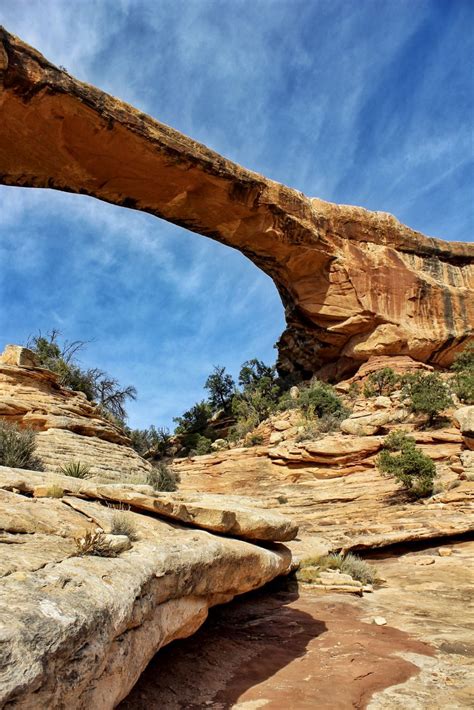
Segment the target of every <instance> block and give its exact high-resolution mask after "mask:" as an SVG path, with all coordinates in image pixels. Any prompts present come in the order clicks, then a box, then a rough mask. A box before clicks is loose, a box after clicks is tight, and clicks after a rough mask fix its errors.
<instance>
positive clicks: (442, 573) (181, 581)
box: [0, 348, 474, 710]
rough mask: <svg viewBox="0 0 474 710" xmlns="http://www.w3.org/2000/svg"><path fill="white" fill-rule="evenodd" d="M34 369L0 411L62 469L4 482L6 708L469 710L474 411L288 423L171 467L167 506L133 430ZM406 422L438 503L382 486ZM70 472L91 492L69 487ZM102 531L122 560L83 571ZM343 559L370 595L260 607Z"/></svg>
mask: <svg viewBox="0 0 474 710" xmlns="http://www.w3.org/2000/svg"><path fill="white" fill-rule="evenodd" d="M28 357H29V356H28V352H26V351H25V350H24V349H21V348H13V349H10V350H8V351H5V353H4V355H3V356H2V358H1V361H0V416H2V418H4V419H7V420H10V421H16V422H18V423H20V424H23V425H25V424H32V425H33V426H34V427H35V428H36V430H37V432H38V435H37V437H38V440H39V444H40V445H39V448H38V453H39V455H40V458H42V459H43V465H44V467H45V468H46V469H47V470H46V471H45V472H38V471H24V470H20V469H7V468H1V467H0V592H1V594H0V680H1V682H0V708H3V707H18V708H33V707H34V708H37V707H40V708H42V707H48V708H54V709H56V708H57V709H58V710H62V709H63V708H65V707H66V706H67V707H74V708H89V707H92V706H93V707H97V708H100V709H102V708H112V707H114V706H116V705H117V704H118V703H121V707H122V708H124V709H125V708H137V709H138V710H140V709H141V708H143V709H144V708H155V707H156V708H160V709H161V708H164V709H165V710H174V709H175V708H176V709H180V708H183V709H186V708H190V709H191V710H197V709H198V708H202V707H211V708H215V709H216V710H224V709H227V708H242V709H244V710H251V709H253V708H259V707H264V706H268V707H270V708H271V707H273V708H275V709H278V710H279V709H280V708H282V707H286V706H287V707H291V708H293V707H294V708H295V709H297V710H300V708H301V709H304V708H310V707H311V708H314V707H318V708H322V709H323V710H324V709H325V708H327V709H328V710H329V709H331V710H339V708H340V709H341V710H345V709H346V708H359V707H360V708H361V707H371V708H377V709H385V708H387V709H391V708H395V709H398V708H399V709H400V710H402V708H403V710H405V708H408V709H409V710H410V709H412V708H413V710H425V708H430V710H431V708H443V709H444V708H453V709H455V708H464V707H472V703H473V701H474V698H473V686H472V681H471V680H470V674H471V673H472V669H473V668H472V666H473V647H472V641H471V640H470V636H471V635H472V630H473V626H474V618H473V601H474V600H473V599H472V591H473V588H474V584H473V583H474V579H473V578H472V569H473V568H474V565H473V559H472V558H473V552H474V542H472V537H469V536H470V535H471V536H472V533H473V531H474V515H473V513H474V480H473V479H474V451H473V450H472V447H473V441H474V439H473V435H472V430H473V417H472V411H473V408H469V407H467V408H464V409H463V410H457V411H455V410H456V407H455V406H453V408H452V411H451V410H450V411H449V412H447V415H448V418H447V419H446V421H445V422H443V423H442V425H441V426H439V427H438V428H431V429H427V428H426V427H424V426H422V425H421V426H420V424H422V423H420V422H419V421H418V420H417V419H416V417H414V415H412V414H410V412H409V411H407V409H406V407H405V405H404V403H403V401H402V399H401V396H400V393H399V392H394V393H392V395H391V396H390V397H378V398H377V397H376V398H371V399H369V400H368V399H366V398H364V397H358V398H357V397H356V398H355V399H354V400H353V401H352V402H351V409H352V414H351V415H350V416H348V418H347V419H346V420H344V421H343V422H342V424H341V430H340V431H336V432H330V433H318V432H311V429H308V428H307V426H306V424H305V423H304V422H302V421H301V414H299V413H298V411H297V410H291V411H287V412H283V413H279V414H278V415H276V416H274V417H272V418H271V419H270V420H268V421H267V422H265V423H264V424H262V425H261V426H260V427H259V432H258V433H259V435H260V437H261V441H262V444H261V445H258V446H255V447H251V448H245V447H239V446H236V447H233V448H230V449H226V450H219V451H216V452H215V453H213V454H209V455H206V456H199V457H194V458H187V459H181V460H176V461H175V462H174V464H173V465H174V467H175V469H176V470H177V471H178V472H179V474H180V476H181V484H180V489H179V491H178V492H177V493H156V492H154V491H153V490H152V489H151V488H150V487H149V486H144V485H138V484H137V483H136V481H137V479H138V480H142V479H143V478H144V477H145V472H146V470H147V469H148V468H149V467H150V464H149V463H148V462H146V461H144V460H143V459H141V458H140V457H139V456H138V454H135V453H134V452H132V450H131V449H130V448H129V447H128V445H127V443H128V442H127V441H126V439H125V438H124V437H123V435H122V434H120V431H119V430H116V427H115V426H114V425H113V424H111V423H110V422H107V421H106V420H104V419H102V418H101V417H100V413H98V412H97V410H96V409H95V408H94V406H93V405H91V404H90V403H88V402H87V401H86V400H85V399H84V398H82V397H81V396H79V395H77V394H75V393H71V392H68V391H67V390H64V389H62V388H60V387H59V386H58V384H57V381H56V380H55V377H54V375H52V373H48V372H47V371H45V370H42V369H41V368H37V367H36V366H35V364H34V362H32V361H30V360H29V359H28ZM385 364H387V363H385V362H384V365H385ZM379 365H380V363H379ZM396 365H397V367H398V368H401V369H402V370H403V368H404V367H414V368H419V367H422V368H426V366H424V365H420V364H416V363H415V364H413V361H409V359H407V358H397V362H396ZM373 366H374V363H373V362H372V363H370V362H369V363H367V364H366V365H364V366H363V368H362V369H364V368H365V371H366V374H367V371H370V368H371V367H373ZM362 374H363V373H362ZM357 377H358V376H356V378H355V380H356V381H357ZM359 378H360V376H359ZM361 381H362V383H363V376H362V378H361ZM350 384H351V382H350V381H349V382H346V383H341V384H340V385H339V386H338V387H339V389H340V391H341V392H342V393H344V392H347V390H348V388H349V386H350ZM398 427H402V428H404V429H406V430H407V431H408V432H410V433H411V435H412V436H414V438H415V439H416V442H417V445H418V446H419V447H420V448H421V449H422V450H423V451H424V452H425V453H426V454H428V455H429V456H430V457H431V458H432V459H433V460H434V461H435V463H436V468H437V479H436V491H435V494H434V495H433V496H431V497H429V498H426V499H423V500H420V501H414V500H411V499H409V498H408V497H407V496H406V494H405V493H404V492H403V491H402V490H401V488H400V487H399V485H398V484H396V483H395V482H394V481H393V480H391V479H389V478H386V477H384V476H382V475H381V474H380V473H379V472H378V470H377V467H376V457H377V455H378V453H379V451H380V450H381V447H382V443H383V440H384V437H385V435H386V434H387V432H389V431H390V430H391V429H394V428H398ZM121 436H122V439H120V437H121ZM71 437H72V439H71V441H72V442H73V444H72V448H67V447H66V446H63V443H64V442H66V440H69V438H71ZM48 442H49V443H48ZM51 442H54V444H52V443H51ZM104 447H105V448H104ZM71 459H76V460H80V461H84V462H86V463H91V462H92V463H93V467H92V469H91V472H90V477H88V478H87V479H86V480H81V479H75V478H72V477H69V476H63V475H61V474H59V473H58V472H57V468H58V466H59V465H60V464H61V463H66V462H68V461H71ZM130 462H132V464H133V465H132V468H130V467H129V463H130ZM48 469H56V472H54V471H53V470H48ZM132 481H135V483H132ZM230 492H231V495H229V493H230ZM117 508H119V509H121V513H122V514H124V513H125V514H126V516H128V518H129V519H131V520H132V522H133V528H134V531H135V532H134V534H133V535H132V538H133V540H132V539H131V538H130V537H127V536H125V538H124V536H123V535H121V534H117V531H115V533H114V524H113V520H114V516H115V515H116V514H117ZM119 512H120V511H119ZM297 525H298V526H299V532H298V533H297V530H296V526H297ZM97 530H99V531H101V533H100V534H101V535H103V536H105V540H106V542H107V544H108V545H113V547H114V550H115V552H116V556H115V557H101V556H97V555H90V554H86V555H82V554H80V552H82V550H81V549H80V548H81V545H82V544H83V543H82V542H81V541H84V540H85V539H86V536H87V533H89V535H93V534H95V533H96V532H97ZM295 535H297V536H296V537H295ZM275 541H279V543H281V542H284V543H285V544H284V545H282V544H277V543H276V542H275ZM339 550H342V551H343V552H347V551H349V550H353V551H354V550H355V551H358V552H359V553H361V554H364V555H366V556H368V558H369V559H370V564H372V565H374V566H375V567H376V568H377V571H378V576H379V578H381V581H379V582H378V583H377V584H375V586H373V588H372V589H373V590H371V588H370V586H369V587H367V585H363V584H361V583H360V582H358V581H357V580H354V579H352V578H350V577H349V578H347V577H346V575H342V574H338V573H325V574H323V575H321V576H319V577H318V578H316V579H314V580H313V581H312V583H310V584H309V583H303V582H301V581H300V582H299V583H298V582H297V581H296V580H295V579H294V578H293V577H289V578H288V581H287V582H286V583H285V584H283V585H282V584H281V582H280V584H279V586H278V587H272V588H268V587H264V589H261V590H260V591H259V592H258V593H256V592H255V590H257V589H259V588H261V587H262V586H264V585H266V584H267V583H268V582H272V580H275V578H277V577H279V576H281V575H287V574H288V573H289V572H290V571H291V570H294V568H295V566H296V565H297V564H298V563H302V564H303V565H304V564H306V563H307V562H308V560H310V558H312V559H313V560H314V559H317V558H319V557H320V556H321V555H325V554H326V553H328V552H329V551H339ZM291 553H292V554H293V559H292V558H291ZM252 590H253V593H252V594H251V595H250V596H249V595H248V594H247V593H248V592H251V591H252ZM238 595H244V596H243V597H242V598H241V599H236V600H234V601H233V602H232V603H231V604H230V605H229V604H224V606H222V607H219V608H215V609H214V607H215V606H216V605H220V604H223V603H224V602H229V601H231V600H232V599H234V597H236V596H238ZM209 610H211V612H210V618H209V621H208V623H206V624H205V625H204V626H203V623H204V621H205V619H206V617H207V615H208V612H209ZM374 620H377V621H378V622H379V623H374ZM193 634H194V635H193ZM190 635H193V636H192V638H190V639H188V640H185V641H183V640H179V639H183V638H185V637H189V636H190ZM158 650H159V653H158V655H157V656H156V657H155V658H154V659H153V660H151V659H152V658H153V656H154V654H155V653H156V652H157V651H158ZM150 660H151V663H150V665H149V666H148V668H147V670H146V671H145V668H146V666H147V664H148V663H149V662H150ZM143 671H145V672H144V673H143V675H142V676H141V674H142V672H143ZM140 676H141V677H140ZM137 681H138V683H137V685H136V686H135V688H133V686H134V684H135V683H136V682H137ZM132 688H133V690H132ZM130 691H131V693H130ZM127 693H130V694H129V696H128V697H127V698H126V699H124V698H125V696H126V695H127Z"/></svg>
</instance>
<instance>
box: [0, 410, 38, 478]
mask: <svg viewBox="0 0 474 710" xmlns="http://www.w3.org/2000/svg"><path fill="white" fill-rule="evenodd" d="M35 436H36V435H35V433H34V431H32V430H31V429H20V428H19V427H18V426H17V425H16V424H11V423H9V422H5V421H0V466H11V467H12V468H26V469H29V470H30V471H41V470H42V465H41V461H40V460H39V459H38V458H37V457H36V456H35V451H36V439H35Z"/></svg>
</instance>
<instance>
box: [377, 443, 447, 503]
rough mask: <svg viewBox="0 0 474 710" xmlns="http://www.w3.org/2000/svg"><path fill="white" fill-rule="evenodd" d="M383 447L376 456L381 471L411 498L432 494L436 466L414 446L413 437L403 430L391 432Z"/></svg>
mask: <svg viewBox="0 0 474 710" xmlns="http://www.w3.org/2000/svg"><path fill="white" fill-rule="evenodd" d="M384 447H385V448H384V450H383V451H382V452H381V453H380V454H379V456H378V457H377V467H378V469H379V470H380V471H381V473H383V474H384V475H386V476H390V477H392V478H395V479H396V480H397V481H398V482H399V483H401V484H402V485H403V486H404V488H405V489H406V490H407V491H408V492H409V494H410V495H411V496H412V497H413V498H426V497H427V496H430V495H432V493H433V487H434V479H435V477H436V467H435V465H434V463H433V461H432V460H431V459H430V457H429V456H426V454H424V453H423V452H422V451H421V450H420V449H419V448H417V447H416V445H415V441H414V439H412V438H411V437H409V436H406V435H405V434H404V433H403V432H392V434H390V436H388V437H387V439H386V441H385V442H384ZM391 452H395V453H391Z"/></svg>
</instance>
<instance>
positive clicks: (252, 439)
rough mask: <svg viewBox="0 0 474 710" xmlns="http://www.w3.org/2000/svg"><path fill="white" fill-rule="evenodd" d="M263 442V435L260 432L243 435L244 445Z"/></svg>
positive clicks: (254, 444)
mask: <svg viewBox="0 0 474 710" xmlns="http://www.w3.org/2000/svg"><path fill="white" fill-rule="evenodd" d="M261 444H263V436H262V435H261V434H248V435H247V436H246V437H245V446H260V445H261Z"/></svg>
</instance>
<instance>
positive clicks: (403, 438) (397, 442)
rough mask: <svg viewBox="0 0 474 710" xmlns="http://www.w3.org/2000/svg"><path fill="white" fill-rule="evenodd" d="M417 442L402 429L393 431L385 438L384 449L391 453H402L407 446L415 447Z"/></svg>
mask: <svg viewBox="0 0 474 710" xmlns="http://www.w3.org/2000/svg"><path fill="white" fill-rule="evenodd" d="M415 445H416V441H415V439H414V438H413V437H412V436H409V435H408V434H406V433H405V432H404V431H401V429H396V430H394V431H391V432H390V434H388V436H386V437H385V439H384V442H383V446H384V449H388V450H389V451H401V450H402V449H404V448H406V447H407V446H415Z"/></svg>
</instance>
